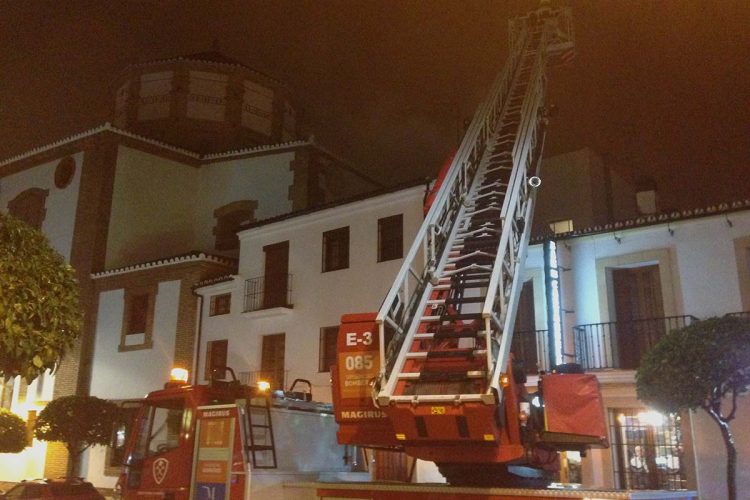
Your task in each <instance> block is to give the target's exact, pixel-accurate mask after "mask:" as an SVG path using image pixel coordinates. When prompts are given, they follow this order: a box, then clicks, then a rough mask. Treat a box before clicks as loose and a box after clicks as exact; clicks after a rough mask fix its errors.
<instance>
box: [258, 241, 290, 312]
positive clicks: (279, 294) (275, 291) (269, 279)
mask: <svg viewBox="0 0 750 500" xmlns="http://www.w3.org/2000/svg"><path fill="white" fill-rule="evenodd" d="M263 252H264V253H265V255H266V264H265V274H264V278H263V280H264V287H263V308H264V309H268V308H271V307H284V306H287V305H289V304H288V299H287V296H288V294H287V291H288V288H289V242H288V241H282V242H281V243H274V244H273V245H267V246H265V247H263Z"/></svg>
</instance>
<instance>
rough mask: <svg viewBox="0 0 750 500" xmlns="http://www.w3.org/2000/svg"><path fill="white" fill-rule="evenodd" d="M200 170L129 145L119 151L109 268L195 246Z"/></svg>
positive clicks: (167, 254)
mask: <svg viewBox="0 0 750 500" xmlns="http://www.w3.org/2000/svg"><path fill="white" fill-rule="evenodd" d="M198 181H199V170H198V169H197V168H195V167H191V166H189V165H185V164H182V163H179V162H176V161H173V160H169V159H167V158H164V157H162V156H156V155H153V154H150V153H146V152H144V151H140V150H137V149H133V148H130V147H127V146H122V145H121V146H120V147H119V149H118V152H117V169H116V172H115V183H114V191H113V194H112V210H111V214H110V228H111V229H110V231H109V233H108V235H107V259H106V267H107V268H108V269H111V268H116V267H120V266H124V265H127V264H133V263H138V262H145V261H148V260H153V259H156V258H159V257H164V256H169V255H176V254H180V253H185V252H187V251H189V250H192V249H194V248H195V247H194V241H195V228H194V219H195V210H196V209H197V208H198V207H197V206H196V205H197V204H196V200H197V190H198Z"/></svg>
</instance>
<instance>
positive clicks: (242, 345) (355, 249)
mask: <svg viewBox="0 0 750 500" xmlns="http://www.w3.org/2000/svg"><path fill="white" fill-rule="evenodd" d="M422 196H423V191H422V188H421V187H415V188H410V189H407V190H403V191H399V192H396V193H392V194H386V195H382V196H379V197H376V198H371V199H368V200H365V201H361V202H357V203H354V204H347V205H342V206H339V207H336V208H331V209H327V210H322V211H318V212H314V213H312V214H308V215H304V216H300V217H295V218H292V219H289V220H286V221H280V222H277V223H273V224H268V225H266V226H261V227H258V228H255V229H249V230H247V231H244V232H242V233H241V234H240V241H241V254H240V265H239V270H240V274H241V278H239V279H238V280H236V281H235V282H234V284H230V285H227V284H226V283H224V284H220V285H216V286H214V287H206V288H204V289H201V291H200V293H202V294H205V295H206V296H210V295H213V294H216V293H221V292H224V291H225V290H227V287H229V288H230V289H233V293H234V295H233V304H232V312H231V314H229V315H225V316H215V317H209V316H208V307H209V300H205V301H204V306H203V329H202V342H201V353H200V359H201V366H199V367H198V370H199V372H200V373H201V375H202V371H203V366H202V363H203V362H204V360H205V357H206V353H205V349H206V342H207V341H210V340H219V339H224V338H226V339H228V340H229V359H228V363H229V365H230V366H232V367H233V368H234V370H235V371H237V372H241V371H255V370H260V361H261V359H260V358H261V355H260V352H261V341H262V336H263V335H268V334H274V333H285V334H286V339H285V348H286V352H285V366H286V368H287V369H288V370H289V375H288V380H289V381H291V380H294V379H295V378H305V379H309V380H311V381H312V383H313V386H314V397H315V399H316V400H319V401H330V398H331V395H330V374H329V373H328V372H323V373H319V372H318V359H319V358H318V356H319V335H320V328H321V327H325V326H333V325H338V324H339V323H340V318H341V315H342V314H346V313H358V312H368V311H376V310H377V309H378V308H379V307H380V304H381V302H382V300H383V297H384V296H385V293H386V292H387V290H388V288H389V287H390V285H391V283H392V281H393V278H394V277H395V275H396V273H397V272H398V269H399V268H400V266H401V262H402V259H396V260H392V261H387V262H381V263H378V262H377V231H378V225H377V224H378V219H379V218H383V217H388V216H391V215H396V214H403V217H404V218H403V221H404V254H406V252H407V251H408V248H409V246H410V244H411V240H412V238H413V235H414V234H416V231H417V230H418V228H419V225H420V224H421V222H422ZM343 226H349V230H350V235H349V238H350V251H349V268H348V269H342V270H338V271H332V272H326V273H323V272H321V252H322V233H323V232H324V231H328V230H331V229H337V228H339V227H343ZM287 240H288V241H289V272H290V273H291V274H293V284H292V287H293V291H292V302H293V305H294V308H293V309H291V310H286V309H283V310H279V309H276V310H274V309H272V310H266V311H258V312H254V313H248V314H246V315H243V314H242V312H241V310H242V297H243V293H244V280H245V279H248V278H253V277H256V276H262V275H263V273H264V254H263V246H264V245H269V244H273V243H278V242H281V241H287ZM269 314H271V315H269Z"/></svg>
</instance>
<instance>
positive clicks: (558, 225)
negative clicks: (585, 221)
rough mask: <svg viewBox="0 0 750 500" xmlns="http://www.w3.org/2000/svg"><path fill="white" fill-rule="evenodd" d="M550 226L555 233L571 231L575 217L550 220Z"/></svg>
mask: <svg viewBox="0 0 750 500" xmlns="http://www.w3.org/2000/svg"><path fill="white" fill-rule="evenodd" d="M549 228H550V229H552V232H553V233H555V234H562V233H570V232H572V231H573V219H565V220H558V221H554V222H550V223H549Z"/></svg>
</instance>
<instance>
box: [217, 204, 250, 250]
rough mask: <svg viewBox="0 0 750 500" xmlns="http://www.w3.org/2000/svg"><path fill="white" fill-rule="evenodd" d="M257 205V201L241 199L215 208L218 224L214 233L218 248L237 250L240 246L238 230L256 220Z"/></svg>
mask: <svg viewBox="0 0 750 500" xmlns="http://www.w3.org/2000/svg"><path fill="white" fill-rule="evenodd" d="M257 207H258V202H257V201H254V200H240V201H234V202H232V203H229V204H228V205H224V206H223V207H219V208H217V209H216V210H214V217H215V218H216V226H214V231H213V233H214V236H215V237H216V242H215V248H216V250H237V249H238V248H239V247H240V240H239V238H238V237H237V231H239V230H240V227H241V226H242V225H244V224H249V223H250V222H253V221H254V220H255V209H256V208H257Z"/></svg>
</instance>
